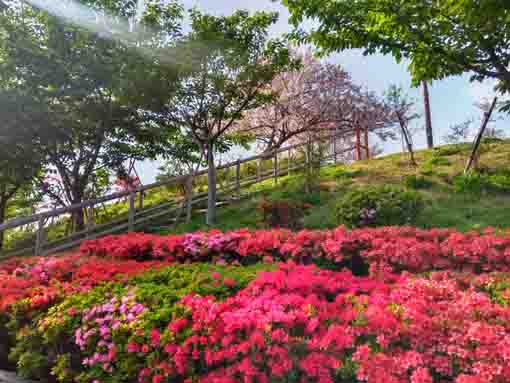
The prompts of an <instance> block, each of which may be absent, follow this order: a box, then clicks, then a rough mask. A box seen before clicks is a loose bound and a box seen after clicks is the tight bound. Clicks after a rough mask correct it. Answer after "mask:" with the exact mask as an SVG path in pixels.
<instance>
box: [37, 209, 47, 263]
mask: <svg viewBox="0 0 510 383" xmlns="http://www.w3.org/2000/svg"><path fill="white" fill-rule="evenodd" d="M45 236H46V235H45V230H44V218H43V217H40V218H39V221H38V222H37V233H36V237H35V249H34V250H35V251H34V253H35V255H36V256H40V255H41V252H42V248H43V246H44V240H45Z"/></svg>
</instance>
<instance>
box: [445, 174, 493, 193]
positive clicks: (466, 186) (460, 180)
mask: <svg viewBox="0 0 510 383" xmlns="http://www.w3.org/2000/svg"><path fill="white" fill-rule="evenodd" d="M485 186H486V182H485V179H484V177H483V176H482V175H481V174H479V173H474V172H470V173H468V174H462V175H458V176H456V177H454V178H453V190H454V191H455V193H459V194H464V195H468V196H472V197H475V198H476V197H478V198H479V197H480V195H481V194H482V192H483V191H484V190H485Z"/></svg>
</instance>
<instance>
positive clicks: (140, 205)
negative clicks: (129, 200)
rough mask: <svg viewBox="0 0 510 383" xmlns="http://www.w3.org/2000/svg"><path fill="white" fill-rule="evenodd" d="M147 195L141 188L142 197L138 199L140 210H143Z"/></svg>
mask: <svg viewBox="0 0 510 383" xmlns="http://www.w3.org/2000/svg"><path fill="white" fill-rule="evenodd" d="M144 197H145V192H144V191H143V190H140V198H139V200H138V210H139V211H142V210H143V199H144Z"/></svg>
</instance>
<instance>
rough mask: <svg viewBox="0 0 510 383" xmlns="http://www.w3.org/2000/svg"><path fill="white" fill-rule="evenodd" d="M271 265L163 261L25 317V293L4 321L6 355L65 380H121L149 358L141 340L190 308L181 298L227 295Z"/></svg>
mask: <svg viewBox="0 0 510 383" xmlns="http://www.w3.org/2000/svg"><path fill="white" fill-rule="evenodd" d="M269 269H271V266H267V265H266V266H262V265H258V266H251V267H243V268H241V267H229V268H226V267H221V266H210V265H206V264H195V265H189V266H177V267H163V268H160V269H159V270H154V271H149V272H146V273H143V274H140V275H138V276H136V277H132V278H130V279H127V280H121V281H117V282H110V283H107V284H104V285H102V286H99V287H96V288H94V289H91V290H89V291H87V292H86V293H79V294H75V295H71V296H69V297H67V298H65V299H64V300H63V301H61V303H59V304H57V305H54V306H53V307H52V308H50V309H49V310H47V311H44V312H39V313H37V314H36V315H35V316H34V318H33V319H32V320H31V321H29V322H27V321H26V320H24V319H22V317H19V316H18V315H16V313H17V312H18V311H19V310H20V309H21V310H23V309H24V306H26V305H27V303H29V299H27V300H23V301H20V302H18V303H17V304H16V305H14V307H13V308H12V310H11V312H12V313H13V315H12V318H11V323H9V327H10V328H11V329H16V330H17V333H18V335H17V339H16V346H15V347H13V349H12V350H11V353H10V357H11V359H12V360H13V361H14V362H16V363H17V366H18V372H19V373H20V374H22V375H24V376H27V377H33V378H46V377H48V376H50V371H51V372H52V373H53V375H55V376H56V377H58V379H59V380H60V381H62V382H68V381H79V382H91V381H94V380H96V379H100V380H103V379H105V380H106V379H107V378H108V376H115V377H116V379H117V381H122V379H123V378H125V377H126V376H133V375H134V376H136V375H137V373H138V371H140V370H141V369H142V368H143V367H144V366H145V365H146V364H147V360H146V357H148V356H149V355H148V354H149V351H148V350H147V347H144V345H145V343H147V344H148V345H150V344H155V343H156V339H161V338H163V339H167V338H168V337H169V336H170V334H168V333H165V332H164V327H165V326H167V325H168V323H170V322H171V321H173V320H174V319H175V318H184V317H185V315H187V310H186V309H185V308H184V307H183V306H181V305H177V303H178V302H179V300H180V299H182V298H183V297H185V296H187V295H188V294H191V293H194V294H200V295H201V296H214V297H215V298H216V299H225V298H226V297H228V296H230V295H233V294H235V293H236V292H237V291H239V290H240V289H241V288H243V287H245V286H246V285H247V283H248V282H249V281H251V280H253V279H255V276H256V275H257V272H259V271H261V270H269ZM156 329H158V330H157V333H156ZM165 337H166V338H165ZM168 339H169V338H168Z"/></svg>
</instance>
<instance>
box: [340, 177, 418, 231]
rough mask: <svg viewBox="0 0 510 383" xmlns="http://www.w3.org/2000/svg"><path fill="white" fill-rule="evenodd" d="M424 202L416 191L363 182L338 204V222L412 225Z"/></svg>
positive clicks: (355, 225)
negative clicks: (370, 184)
mask: <svg viewBox="0 0 510 383" xmlns="http://www.w3.org/2000/svg"><path fill="white" fill-rule="evenodd" d="M423 206H424V203H423V198H422V197H421V195H420V194H419V193H418V192H416V191H403V190H401V189H399V188H396V187H392V186H364V187H359V188H357V189H355V190H353V191H351V192H349V193H348V194H346V195H345V196H344V197H343V198H341V199H340V201H339V202H338V204H337V207H336V209H337V217H338V222H339V223H342V224H345V225H347V226H349V227H360V226H387V225H410V224H413V223H414V222H415V221H416V218H417V216H418V214H419V213H420V212H421V211H422V209H423Z"/></svg>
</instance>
